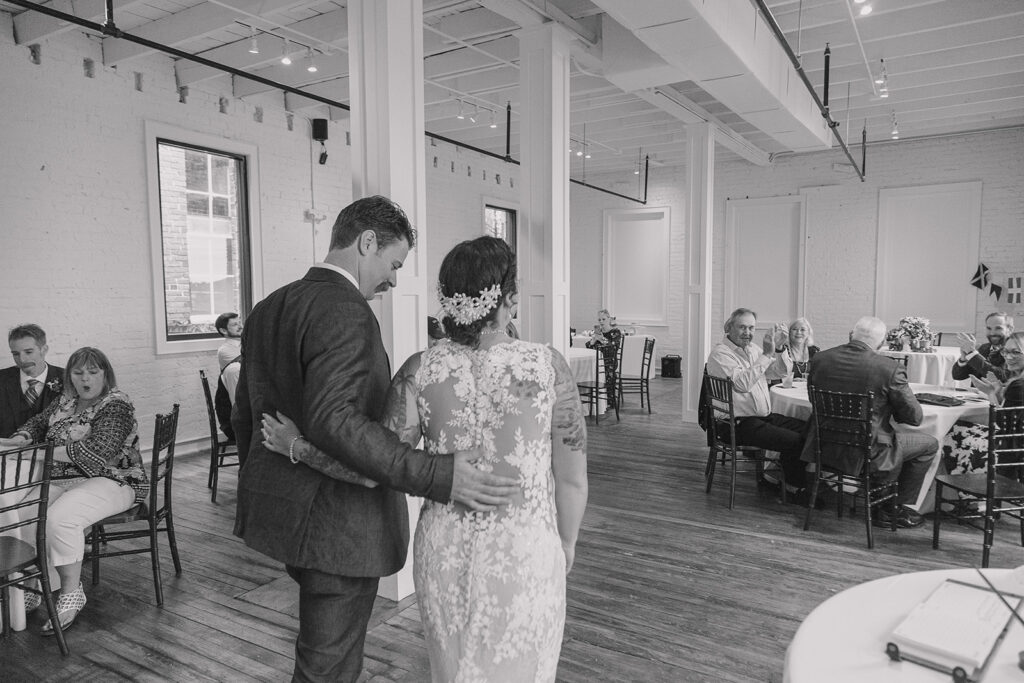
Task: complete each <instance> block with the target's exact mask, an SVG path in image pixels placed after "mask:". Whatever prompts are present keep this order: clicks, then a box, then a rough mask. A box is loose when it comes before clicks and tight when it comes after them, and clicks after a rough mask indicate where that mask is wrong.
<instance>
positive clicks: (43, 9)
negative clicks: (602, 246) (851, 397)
mask: <svg viewBox="0 0 1024 683" xmlns="http://www.w3.org/2000/svg"><path fill="white" fill-rule="evenodd" d="M4 1H5V2H8V3H9V4H11V5H18V6H19V7H24V8H25V9H29V10H34V11H36V12H39V13H40V14H45V15H47V16H51V17H54V18H57V19H60V20H61V21H66V22H68V23H71V24H77V25H78V26H81V27H83V28H87V29H90V30H92V31H96V32H97V33H101V34H103V35H106V36H111V37H114V38H120V39H121V40H127V41H128V42H130V43H136V44H137V45H142V46H143V47H148V48H150V49H151V50H156V51H158V52H163V53H165V54H169V55H171V56H173V57H178V58H180V59H187V60H189V61H191V62H195V63H197V64H202V65H203V66H208V67H211V68H213V69H218V70H220V71H223V72H225V73H229V74H231V75H233V76H239V77H241V78H248V79H249V80H250V81H255V82H257V83H262V84H263V85H267V86H270V87H271V88H275V89H277V90H282V91H284V92H290V93H292V94H295V95H300V96H302V97H305V98H308V99H311V100H314V101H316V102H321V103H323V104H327V105H330V106H332V107H338V108H340V109H344V110H345V111H351V110H352V109H351V107H349V105H347V104H345V103H344V102H338V101H337V100H332V99H330V98H329V97H323V96H321V95H317V94H315V93H310V92H305V91H303V90H300V89H299V88H295V87H293V86H290V85H286V84H284V83H279V82H277V81H273V80H270V79H269V78H263V77H262V76H257V75H255V74H251V73H248V72H246V71H242V70H241V69H236V68H234V67H232V66H228V65H227V64H221V63H220V62H215V61H213V60H212V59H206V58H205V57H200V56H199V55H193V54H189V53H188V52H184V51H183V50H179V49H177V48H173V47H170V46H169V45H163V44H161V43H157V42H154V41H152V40H147V39H146V38H140V37H139V36H134V35H132V34H130V33H125V32H124V31H122V30H121V29H119V28H117V25H116V24H115V23H114V4H113V0H106V7H105V15H106V17H105V20H104V23H102V24H98V23H96V22H95V21H89V20H88V19H83V18H81V17H77V16H75V15H74V14H68V13H67V12H61V11H60V10H55V9H53V8H52V7H49V6H48V5H39V4H36V3H34V2H29V1H28V0H4ZM511 123H512V105H511V104H509V105H508V107H507V108H506V122H505V154H504V155H501V154H495V153H494V152H489V151H487V150H485V149H480V148H479V147H474V146H473V145H469V144H466V143H465V142H459V141H458V140H453V139H451V138H449V137H445V136H444V135H438V134H436V133H431V132H430V131H424V135H426V136H427V137H430V138H434V139H437V140H443V141H444V142H447V143H449V144H452V145H455V146H456V147H461V148H463V149H468V150H472V151H474V152H477V153H478V154H483V155H485V156H489V157H494V158H495V159H500V160H501V161H504V162H506V163H510V164H515V165H517V166H518V165H519V161H517V160H515V159H513V158H512V156H511V153H510V152H511V142H510V140H511V132H510V131H511V127H512V126H511ZM569 182H572V183H576V184H577V185H582V186H583V187H588V188H590V189H592V190H597V191H598V192H603V193H605V194H610V195H612V196H615V197H620V198H622V199H628V200H629V201H631V202H637V203H638V204H646V203H647V193H646V190H645V192H644V198H643V199H637V198H635V197H628V196H626V195H624V194H619V193H618V192H614V191H612V190H607V189H605V188H603V187H597V186H595V185H590V184H589V183H584V182H582V181H579V180H574V179H573V178H569ZM646 182H647V179H646V178H645V179H644V183H645V186H646Z"/></svg>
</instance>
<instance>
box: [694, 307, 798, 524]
mask: <svg viewBox="0 0 1024 683" xmlns="http://www.w3.org/2000/svg"><path fill="white" fill-rule="evenodd" d="M756 327H757V314H756V313H754V312H753V311H751V310H750V309H748V308H737V309H736V310H735V311H733V313H732V315H730V316H729V319H728V320H727V321H726V322H725V335H726V336H725V338H724V339H723V340H722V341H721V342H719V343H718V344H717V345H715V347H714V348H713V349H711V354H710V355H709V356H708V365H707V367H708V374H709V375H712V376H714V377H723V378H728V379H731V380H732V383H733V410H734V413H735V415H736V443H737V445H741V446H755V447H757V448H764V449H766V450H771V451H778V452H779V456H780V458H781V460H782V469H783V472H784V473H785V475H786V483H787V485H789V486H792V487H795V488H796V489H797V491H796V494H795V495H793V496H792V497H791V498H790V499H791V500H793V501H794V502H796V503H800V504H803V505H806V503H807V499H808V495H807V490H806V488H805V486H806V476H805V473H804V472H805V467H804V463H803V462H802V461H801V460H800V453H801V451H802V450H803V447H804V436H805V434H806V430H807V423H806V422H805V421H804V420H801V419H799V418H795V417H786V416H785V415H779V414H778V413H773V412H772V410H771V407H772V402H771V394H770V393H769V392H768V380H769V379H778V378H782V377H785V376H786V375H787V374H789V373H790V372H792V361H791V360H789V356H788V355H787V354H785V353H778V352H776V348H777V347H776V343H777V339H781V336H782V335H784V334H786V330H785V328H784V327H783V326H780V325H776V326H775V329H772V330H769V331H768V332H766V333H765V335H764V339H763V342H762V345H761V347H758V346H757V345H756V344H752V343H751V342H752V341H753V339H754V332H755V329H756Z"/></svg>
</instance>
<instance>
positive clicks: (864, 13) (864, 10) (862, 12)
mask: <svg viewBox="0 0 1024 683" xmlns="http://www.w3.org/2000/svg"><path fill="white" fill-rule="evenodd" d="M869 14H871V5H864V6H863V7H861V8H860V15H861V16H862V17H866V16H867V15H869Z"/></svg>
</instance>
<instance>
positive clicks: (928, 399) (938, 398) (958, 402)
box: [914, 392, 964, 408]
mask: <svg viewBox="0 0 1024 683" xmlns="http://www.w3.org/2000/svg"><path fill="white" fill-rule="evenodd" d="M914 396H916V397H917V401H918V403H927V404H928V405H931V406H944V407H946V408H950V407H952V406H962V405H963V404H964V400H963V399H962V398H957V397H956V396H943V395H942V394H929V393H926V392H922V393H920V394H914Z"/></svg>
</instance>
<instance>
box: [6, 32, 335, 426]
mask: <svg viewBox="0 0 1024 683" xmlns="http://www.w3.org/2000/svg"><path fill="white" fill-rule="evenodd" d="M41 48H42V61H41V64H39V65H34V64H32V63H31V62H30V60H29V57H28V54H29V51H28V48H27V47H26V46H17V45H14V43H13V40H12V28H11V22H10V17H9V15H6V14H0V92H2V93H3V96H2V97H0V114H2V118H3V120H4V122H5V123H4V125H3V126H2V127H0V150H2V154H0V158H2V159H3V163H2V166H0V206H2V210H0V284H2V287H3V292H4V296H3V298H2V300H0V329H2V330H4V331H6V330H7V329H9V328H10V327H12V326H14V325H15V324H18V323H20V322H25V321H32V322H37V323H39V324H40V325H42V326H43V328H44V329H45V330H46V331H47V333H48V336H49V345H50V355H49V359H50V360H51V361H53V362H54V363H56V364H63V362H64V361H65V360H66V359H67V357H68V356H69V355H70V353H71V352H72V351H73V350H74V349H76V348H78V347H80V346H85V345H90V346H97V347H99V348H101V349H103V350H104V351H105V352H106V353H107V354H108V355H109V356H110V358H111V362H112V363H113V364H114V367H115V369H116V370H117V374H118V379H119V382H120V385H121V388H122V389H123V390H124V391H126V392H127V393H128V394H129V395H130V396H131V397H132V399H133V400H134V402H135V406H136V410H137V416H138V419H139V424H140V431H141V434H142V437H143V443H144V445H146V446H148V444H149V440H150V439H151V438H152V437H151V435H150V430H151V429H152V416H153V415H154V414H155V413H156V412H159V411H163V410H167V409H169V408H170V406H171V403H173V402H180V403H181V404H182V415H181V424H180V427H179V441H180V442H187V441H188V440H190V439H202V438H208V435H209V432H208V429H207V424H206V408H205V405H204V402H203V398H202V392H201V390H200V385H199V380H198V370H199V369H200V368H205V369H206V370H207V371H208V372H209V373H214V376H216V373H215V371H216V369H217V363H216V360H215V357H214V354H212V353H186V354H177V355H169V356H168V355H163V356H157V355H156V353H155V339H154V322H153V320H154V313H153V295H152V289H153V284H152V277H151V265H150V226H149V213H148V208H149V207H148V199H147V185H146V177H147V170H146V154H145V149H144V140H145V138H144V130H143V126H144V122H145V121H146V120H153V121H160V122H164V123H168V124H171V125H174V126H176V127H179V128H183V129H187V130H192V131H196V132H199V133H205V134H213V135H219V136H223V137H225V138H231V139H236V140H242V141H246V142H249V143H251V144H254V145H257V146H258V147H259V154H260V177H259V178H258V179H256V182H257V185H256V186H257V187H259V188H260V192H259V197H258V200H259V206H260V214H261V216H262V226H263V240H264V245H265V247H266V248H265V249H264V253H263V255H262V258H263V272H264V282H265V287H266V290H267V291H270V290H271V289H273V288H275V287H277V286H279V285H280V284H282V283H284V282H287V281H289V280H291V279H293V278H295V277H297V276H299V275H301V273H302V272H303V271H304V269H305V268H306V266H307V265H308V264H309V263H310V261H311V260H312V254H313V249H312V232H311V226H310V224H309V223H308V222H304V221H303V215H302V214H303V210H304V209H306V208H309V207H311V206H314V205H315V206H316V208H317V210H318V211H320V212H322V213H327V214H331V215H332V217H333V214H335V213H337V211H338V210H339V209H340V208H341V207H342V206H343V205H344V204H346V203H347V202H348V200H349V196H350V192H351V190H350V185H351V184H350V182H349V180H348V171H347V157H348V155H347V153H345V152H343V150H344V134H343V133H341V134H338V135H337V137H338V138H340V140H339V141H338V142H333V143H331V144H333V145H335V148H336V149H337V151H338V153H337V154H336V155H332V157H331V160H330V162H329V163H328V165H327V166H319V165H317V164H316V163H315V162H313V163H311V162H310V156H311V152H310V140H309V130H308V122H307V121H305V120H304V119H303V118H301V117H299V116H296V118H295V126H294V128H295V129H294V131H288V130H287V126H286V121H285V111H284V110H283V108H277V109H274V108H270V107H267V106H266V104H265V103H264V104H263V110H264V116H263V122H262V123H257V122H256V121H254V120H253V113H254V109H255V107H254V106H250V105H247V104H246V103H244V102H240V101H237V100H234V99H231V98H230V95H231V93H230V88H229V86H228V85H227V81H226V79H225V80H224V81H223V83H220V84H219V82H217V81H214V82H211V84H210V85H209V86H207V87H206V88H199V87H191V88H190V89H189V95H188V98H187V103H186V104H181V103H179V101H178V93H177V91H176V89H175V81H174V72H173V69H172V67H171V60H170V59H168V58H166V57H163V56H151V57H147V58H144V59H139V60H136V61H133V62H132V63H131V65H130V66H128V67H127V68H125V67H122V68H121V69H118V70H115V69H108V68H104V67H103V66H102V63H103V62H102V55H101V53H100V47H99V42H98V41H96V40H95V39H92V38H89V37H86V36H85V35H84V34H82V33H79V32H69V33H67V34H64V35H62V36H59V37H57V38H54V39H52V40H48V41H45V42H43V43H42V44H41ZM86 58H88V59H92V60H93V61H94V63H95V65H96V66H95V77H94V78H86V76H85V75H84V70H83V59H86ZM134 72H140V73H142V74H143V91H142V92H138V91H136V90H135V76H134ZM221 97H228V98H229V106H228V113H226V114H221V113H220V111H219V108H218V103H219V99H220V98H221ZM317 151H318V150H317ZM336 160H337V162H336ZM339 168H340V169H342V170H341V171H340V172H339ZM311 176H312V178H313V187H314V192H311V191H310V189H309V188H310V179H311ZM4 365H6V363H5V364H4Z"/></svg>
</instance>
